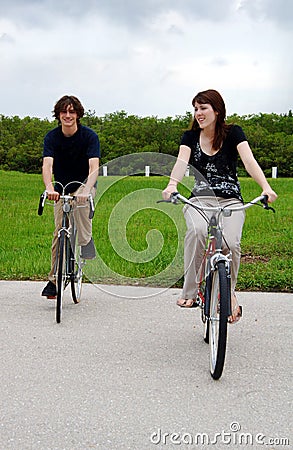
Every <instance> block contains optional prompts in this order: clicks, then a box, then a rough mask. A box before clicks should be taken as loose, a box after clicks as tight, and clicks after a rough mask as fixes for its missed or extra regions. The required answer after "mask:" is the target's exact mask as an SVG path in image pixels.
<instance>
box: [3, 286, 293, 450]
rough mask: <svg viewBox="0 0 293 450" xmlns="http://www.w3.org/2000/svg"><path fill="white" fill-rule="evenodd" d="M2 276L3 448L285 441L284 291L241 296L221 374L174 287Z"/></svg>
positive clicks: (141, 448) (287, 359)
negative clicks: (58, 312) (214, 374)
mask: <svg viewBox="0 0 293 450" xmlns="http://www.w3.org/2000/svg"><path fill="white" fill-rule="evenodd" d="M43 285H44V283H38V282H6V281H0V289H1V290H0V295H1V428H0V433H1V435H0V448H1V450H10V449H13V450H51V449H52V450H53V449H54V450H77V449H83V450H90V449H102V450H116V449H117V450H127V449H129V450H152V449H154V450H156V449H162V450H170V449H178V448H179V449H188V450H191V449H199V448H200V449H212V448H215V449H217V450H221V449H227V448H231V449H233V450H234V449H249V448H251V449H258V448H259V449H268V450H272V449H275V450H278V449H289V448H292V443H293V436H292V422H291V417H292V416H291V412H292V409H291V404H290V403H291V400H292V376H291V369H292V299H293V295H292V294H277V293H271V294H263V293H239V294H238V299H239V302H240V303H241V304H242V305H243V310H244V316H243V318H242V320H241V321H240V322H239V323H238V324H236V325H232V326H231V325H230V326H229V340H228V353H227V358H226V364H225V368H224V373H223V376H222V378H221V379H220V380H219V381H214V380H213V379H212V378H211V376H210V374H209V354H208V346H207V345H206V344H205V343H204V342H203V339H202V324H201V322H200V315H199V311H198V310H196V309H192V310H184V309H180V308H178V307H176V305H175V302H176V298H177V296H178V294H179V290H176V289H171V290H167V291H156V290H154V289H146V288H134V287H132V288H129V287H113V288H111V287H107V286H94V285H91V284H87V285H84V290H83V300H82V303H80V304H79V305H74V304H73V303H72V302H71V300H70V296H69V291H68V292H66V295H65V304H64V309H63V317H62V323H61V324H56V322H55V302H54V301H48V300H47V299H44V298H41V297H40V291H41V289H42V287H43Z"/></svg>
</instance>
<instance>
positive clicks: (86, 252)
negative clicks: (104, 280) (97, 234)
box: [80, 238, 96, 259]
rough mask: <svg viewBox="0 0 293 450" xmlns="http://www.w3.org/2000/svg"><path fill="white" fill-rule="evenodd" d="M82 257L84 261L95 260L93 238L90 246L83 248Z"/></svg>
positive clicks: (83, 246)
mask: <svg viewBox="0 0 293 450" xmlns="http://www.w3.org/2000/svg"><path fill="white" fill-rule="evenodd" d="M80 257H81V258H82V259H94V258H95V257H96V249H95V244H94V241H93V238H91V240H90V241H89V243H88V244H86V245H82V246H81V253H80Z"/></svg>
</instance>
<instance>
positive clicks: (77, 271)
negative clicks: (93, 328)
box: [70, 229, 84, 303]
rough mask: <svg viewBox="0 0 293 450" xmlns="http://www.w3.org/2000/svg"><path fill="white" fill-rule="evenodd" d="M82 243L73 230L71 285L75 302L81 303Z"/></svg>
mask: <svg viewBox="0 0 293 450" xmlns="http://www.w3.org/2000/svg"><path fill="white" fill-rule="evenodd" d="M80 251H81V248H80V245H78V239H77V231H76V229H75V230H74V232H73V235H72V237H71V249H70V261H71V263H70V264H71V267H70V285H71V295H72V300H73V301H74V303H79V302H80V298H81V289H82V276H83V272H82V268H83V264H84V263H83V260H82V259H81V256H80Z"/></svg>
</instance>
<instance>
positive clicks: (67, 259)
mask: <svg viewBox="0 0 293 450" xmlns="http://www.w3.org/2000/svg"><path fill="white" fill-rule="evenodd" d="M56 184H58V185H59V186H61V188H62V194H60V197H59V201H61V202H62V210H63V215H62V225H61V227H60V229H59V230H58V244H57V248H56V263H55V268H54V277H55V280H56V289H57V302H56V322H57V323H60V322H61V313H62V304H63V295H64V291H65V289H66V287H67V286H68V284H69V283H70V286H71V296H72V300H73V302H74V303H75V304H77V303H79V302H80V299H81V290H82V281H83V266H84V264H85V261H84V259H83V258H82V256H81V247H80V246H79V245H78V236H77V234H78V231H77V227H76V223H75V220H74V214H73V210H74V207H75V206H76V202H75V200H76V195H71V194H66V192H67V191H68V188H69V186H70V184H75V185H76V184H79V185H80V186H84V184H83V183H80V182H77V181H72V182H70V183H68V184H66V185H65V186H63V185H62V184H61V183H59V182H56ZM46 199H47V191H44V192H43V193H42V194H41V196H40V201H39V207H38V215H39V216H41V215H42V214H43V209H44V206H45V203H46ZM88 201H89V205H90V211H89V218H90V219H92V218H93V216H94V210H95V208H94V202H93V198H92V196H91V194H90V195H89V197H88ZM83 206H84V205H81V207H83ZM77 207H79V206H77Z"/></svg>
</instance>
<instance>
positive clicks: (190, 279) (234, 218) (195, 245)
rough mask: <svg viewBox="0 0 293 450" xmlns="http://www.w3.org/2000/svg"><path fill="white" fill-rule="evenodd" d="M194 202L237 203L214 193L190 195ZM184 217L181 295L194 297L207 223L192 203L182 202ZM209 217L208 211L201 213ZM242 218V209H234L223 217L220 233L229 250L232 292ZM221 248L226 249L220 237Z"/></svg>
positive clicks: (204, 244) (236, 273) (237, 202)
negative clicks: (230, 254)
mask: <svg viewBox="0 0 293 450" xmlns="http://www.w3.org/2000/svg"><path fill="white" fill-rule="evenodd" d="M191 201H192V202H193V203H194V204H201V205H206V206H215V205H218V204H220V205H221V206H225V205H231V204H232V203H233V205H235V206H236V205H237V204H241V202H240V201H239V200H236V199H223V198H219V197H218V198H215V197H196V198H193V199H191ZM183 213H184V217H185V220H186V225H187V231H186V235H185V241H184V284H183V291H182V298H184V299H191V298H193V299H195V298H196V294H197V290H198V283H199V281H200V280H199V277H200V269H201V264H202V260H203V256H204V252H205V247H206V238H207V223H206V221H205V220H204V219H203V217H202V216H201V214H200V213H199V212H198V211H196V210H195V209H194V208H192V206H188V205H185V206H184V208H183ZM205 214H206V215H207V216H208V217H209V218H210V217H211V215H212V213H210V212H206V213H205ZM244 220H245V212H244V211H237V212H234V213H232V215H231V216H230V217H224V218H223V235H224V237H225V239H226V241H227V243H228V245H229V247H230V250H231V252H232V266H231V291H232V293H234V292H235V286H236V282H237V276H238V270H239V266H240V257H241V249H240V240H241V235H242V228H243V224H244ZM223 252H224V253H228V248H227V246H226V244H225V241H223Z"/></svg>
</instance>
